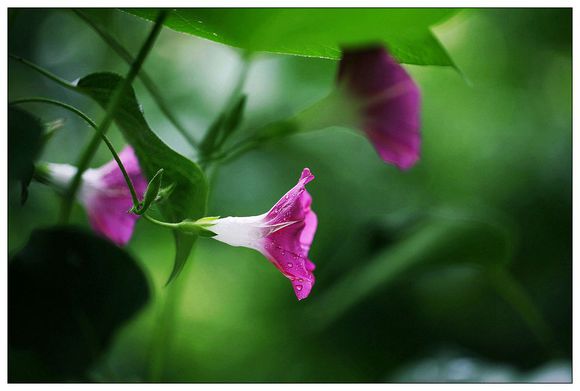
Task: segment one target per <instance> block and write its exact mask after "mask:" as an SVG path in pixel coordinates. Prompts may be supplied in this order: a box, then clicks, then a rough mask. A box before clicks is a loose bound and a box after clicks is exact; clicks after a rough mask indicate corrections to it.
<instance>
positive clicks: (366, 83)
mask: <svg viewBox="0 0 580 391" xmlns="http://www.w3.org/2000/svg"><path fill="white" fill-rule="evenodd" d="M338 80H339V85H340V86H341V87H344V90H346V91H347V94H349V95H350V96H351V97H352V99H354V100H355V101H358V105H357V106H358V108H359V114H360V118H361V121H362V123H361V127H362V129H363V131H364V132H365V133H366V135H367V137H368V138H369V139H370V140H371V142H372V143H373V145H374V147H375V149H376V150H377V152H378V154H379V156H380V157H381V158H382V159H383V160H384V161H385V162H388V163H392V164H394V165H396V166H397V167H399V168H400V169H403V170H404V169H408V168H410V167H412V166H413V165H414V164H415V163H416V162H417V160H418V159H419V150H420V145H421V135H420V133H419V128H420V118H419V115H420V100H421V97H420V91H419V88H418V87H417V85H416V84H415V82H414V81H413V79H411V77H410V76H409V74H408V73H407V72H406V71H405V69H404V68H403V67H402V66H401V65H400V64H399V63H397V61H396V60H395V59H394V58H393V57H391V55H390V54H389V53H388V52H387V51H386V50H385V49H384V48H382V47H374V48H370V49H363V50H347V51H345V52H344V55H343V57H342V59H341V61H340V68H339V71H338Z"/></svg>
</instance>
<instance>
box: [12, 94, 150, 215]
mask: <svg viewBox="0 0 580 391" xmlns="http://www.w3.org/2000/svg"><path fill="white" fill-rule="evenodd" d="M22 103H47V104H51V105H55V106H59V107H62V108H63V109H65V110H68V111H70V112H72V113H74V114H76V115H78V116H79V117H81V118H82V119H83V120H84V121H85V122H86V123H88V124H89V125H90V126H91V127H92V128H93V129H94V130H95V131H96V132H97V134H98V135H99V136H100V137H101V139H102V140H103V141H104V142H105V144H106V145H107V148H109V151H110V152H111V155H113V158H114V159H115V161H116V162H117V165H118V166H119V169H120V170H121V173H122V174H123V178H125V182H126V183H127V187H128V188H129V191H130V192H131V199H132V200H133V205H134V207H135V208H136V209H138V208H139V197H138V196H137V192H136V191H135V187H134V186H133V182H132V181H131V177H129V174H128V173H127V170H125V166H124V165H123V162H122V161H121V158H119V155H118V154H117V152H116V151H115V147H113V144H112V143H111V141H110V140H109V138H108V137H107V136H106V135H105V134H104V133H100V129H99V127H98V126H97V124H96V123H95V122H94V121H93V120H92V119H90V118H89V116H88V115H86V114H85V113H83V112H82V111H80V110H79V109H77V108H76V107H73V106H71V105H68V104H66V103H63V102H60V101H57V100H53V99H49V98H41V97H34V98H23V99H17V100H14V101H12V102H10V104H11V105H15V104H22Z"/></svg>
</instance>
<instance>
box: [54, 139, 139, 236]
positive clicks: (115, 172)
mask: <svg viewBox="0 0 580 391" xmlns="http://www.w3.org/2000/svg"><path fill="white" fill-rule="evenodd" d="M119 158H120V159H121V161H122V162H123V166H124V167H125V170H126V171H127V174H129V177H130V178H131V181H132V182H133V186H134V188H135V191H136V192H137V195H138V196H139V198H140V199H141V198H142V197H143V193H144V192H145V189H146V188H147V180H146V179H145V177H144V176H143V174H142V173H141V168H140V167H139V162H138V160H137V157H136V156H135V152H134V151H133V148H131V147H130V146H128V147H125V148H124V149H123V150H122V151H121V153H120V154H119ZM46 168H47V171H48V172H47V180H48V182H49V183H50V184H52V185H53V186H55V187H56V188H57V189H59V190H64V189H66V188H67V187H68V186H69V185H70V182H71V181H72V178H73V177H74V175H75V173H76V172H77V168H76V167H74V166H71V165H69V164H57V163H48V164H47V166H46ZM77 197H78V201H79V202H80V203H81V204H82V205H83V206H84V208H85V210H86V211H87V214H88V217H89V222H90V224H91V227H92V228H93V229H94V230H95V231H96V232H98V233H99V234H101V235H103V236H105V237H107V238H109V239H110V240H111V241H112V242H114V243H116V244H117V245H119V246H123V245H125V244H127V242H128V241H129V240H130V239H131V236H132V235H133V229H134V227H135V222H136V221H137V219H138V218H139V216H138V215H136V214H133V213H130V212H129V211H130V209H131V208H132V207H133V201H132V199H131V193H130V192H129V188H128V187H127V183H126V182H125V179H124V178H123V174H122V173H121V170H120V169H119V166H118V165H117V162H115V160H111V161H110V162H109V163H107V164H105V165H104V166H101V167H99V168H93V169H88V170H86V171H85V172H84V173H83V176H82V182H81V185H80V187H79V191H78V193H77Z"/></svg>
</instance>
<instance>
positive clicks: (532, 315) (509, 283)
mask: <svg viewBox="0 0 580 391" xmlns="http://www.w3.org/2000/svg"><path fill="white" fill-rule="evenodd" d="M489 277H490V278H491V282H492V284H493V286H494V287H495V289H496V290H497V292H498V293H499V294H500V295H501V296H502V297H503V298H504V299H505V300H506V301H507V302H508V303H509V304H510V305H511V306H512V307H513V308H514V310H515V311H516V312H517V313H518V314H519V315H520V317H521V318H522V320H523V321H524V322H525V324H526V325H527V326H528V327H529V329H530V330H531V331H532V333H533V334H534V335H535V336H536V338H537V339H538V341H539V342H540V343H541V344H542V346H543V347H544V348H545V349H546V351H547V352H549V353H550V354H552V355H555V356H557V355H558V354H559V349H558V348H557V346H556V344H555V340H554V334H553V333H552V331H551V329H550V326H549V325H548V323H547V322H546V321H545V320H544V318H543V316H542V313H541V311H540V310H539V308H538V307H537V306H536V305H535V303H534V302H533V300H532V299H531V297H530V296H529V294H528V293H527V292H526V290H525V288H524V287H523V286H522V285H521V284H520V283H519V282H518V281H517V280H516V279H515V278H514V277H513V276H512V275H511V274H510V273H509V271H507V270H505V269H504V268H496V269H493V270H491V271H490V272H489Z"/></svg>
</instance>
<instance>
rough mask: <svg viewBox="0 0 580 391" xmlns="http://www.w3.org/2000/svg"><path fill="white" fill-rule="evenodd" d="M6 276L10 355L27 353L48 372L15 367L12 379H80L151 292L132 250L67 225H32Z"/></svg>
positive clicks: (18, 355)
mask: <svg viewBox="0 0 580 391" xmlns="http://www.w3.org/2000/svg"><path fill="white" fill-rule="evenodd" d="M8 282H9V283H8V343H9V347H10V352H11V353H10V356H11V357H10V360H11V361H12V362H14V361H17V360H18V359H19V357H20V356H21V353H26V355H28V356H29V357H30V355H31V356H32V357H34V359H35V360H37V361H39V362H40V363H42V364H43V367H45V371H44V372H46V373H44V374H40V373H34V372H35V371H33V370H31V371H30V372H27V373H24V374H14V373H10V374H9V376H10V377H11V381H26V382H35V381H46V380H48V379H46V378H44V377H45V376H48V375H50V376H51V377H53V379H51V380H57V379H61V380H70V379H71V378H72V379H77V380H78V379H79V378H80V379H82V376H83V374H85V373H86V371H87V370H88V369H89V368H90V367H91V365H92V364H94V363H96V361H97V360H98V359H99V357H101V355H102V354H103V353H104V352H105V351H106V349H107V348H108V346H109V345H110V343H111V341H112V339H113V337H114V335H115V333H116V331H117V330H118V329H119V328H120V327H121V326H122V325H123V324H124V323H126V322H127V321H128V320H129V319H130V318H131V317H133V316H134V315H135V314H136V313H137V312H138V311H139V310H140V309H142V308H143V307H144V305H145V304H146V303H147V301H148V300H149V297H150V290H149V284H148V281H147V278H146V277H145V275H144V274H143V272H142V270H141V268H140V267H139V265H138V264H137V262H135V260H134V259H133V258H132V257H131V256H130V255H129V254H127V252H125V251H124V250H123V249H121V248H119V247H117V246H115V245H114V244H112V243H111V242H110V241H108V240H105V239H103V238H100V237H98V236H96V235H94V234H93V233H91V232H90V231H87V230H84V229H80V228H75V227H70V226H64V227H52V228H49V229H44V230H39V231H34V232H33V233H32V235H31V238H30V241H29V242H28V243H27V244H26V246H25V247H24V248H23V249H22V250H21V251H20V252H19V253H18V254H16V255H15V256H13V257H12V259H11V260H10V262H9V265H8ZM13 367H16V368H17V367H18V365H11V366H10V368H13ZM37 372H38V371H37ZM22 376H25V378H15V377H22Z"/></svg>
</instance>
